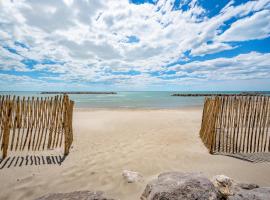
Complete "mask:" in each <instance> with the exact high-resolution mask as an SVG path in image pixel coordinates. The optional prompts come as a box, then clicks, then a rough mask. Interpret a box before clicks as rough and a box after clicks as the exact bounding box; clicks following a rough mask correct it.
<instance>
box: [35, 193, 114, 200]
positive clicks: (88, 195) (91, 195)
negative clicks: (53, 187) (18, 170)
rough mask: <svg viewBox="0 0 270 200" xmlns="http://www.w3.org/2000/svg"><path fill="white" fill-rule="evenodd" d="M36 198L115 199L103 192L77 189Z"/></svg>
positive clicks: (40, 199) (63, 199)
mask: <svg viewBox="0 0 270 200" xmlns="http://www.w3.org/2000/svg"><path fill="white" fill-rule="evenodd" d="M36 200H113V199H111V198H107V197H104V196H103V193H102V192H91V191H76V192H70V193H55V194H48V195H45V196H43V197H40V198H37V199H36Z"/></svg>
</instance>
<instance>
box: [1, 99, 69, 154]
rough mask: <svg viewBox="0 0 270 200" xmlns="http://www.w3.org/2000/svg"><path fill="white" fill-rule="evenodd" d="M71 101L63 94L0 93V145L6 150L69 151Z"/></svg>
mask: <svg viewBox="0 0 270 200" xmlns="http://www.w3.org/2000/svg"><path fill="white" fill-rule="evenodd" d="M73 105H74V102H73V101H71V100H69V97H68V96H67V95H63V96H55V97H45V98H42V97H41V98H38V97H37V98H34V97H32V98H30V97H28V98H25V97H21V98H20V97H16V96H13V97H11V96H8V95H5V96H0V145H1V151H2V152H3V156H2V157H3V158H5V157H6V156H7V152H8V150H9V151H18V150H19V151H24V150H28V151H38V150H44V149H55V148H60V147H62V146H63V145H64V154H65V155H67V154H68V153H69V149H70V146H71V144H72V141H73V133H72V113H73Z"/></svg>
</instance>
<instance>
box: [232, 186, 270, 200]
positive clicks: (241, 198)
mask: <svg viewBox="0 0 270 200" xmlns="http://www.w3.org/2000/svg"><path fill="white" fill-rule="evenodd" d="M227 199H228V200H270V188H266V187H265V188H264V187H261V188H255V189H240V190H238V191H237V192H236V193H235V194H234V195H233V196H229V197H228V198H227Z"/></svg>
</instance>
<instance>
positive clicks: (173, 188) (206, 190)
mask: <svg viewBox="0 0 270 200" xmlns="http://www.w3.org/2000/svg"><path fill="white" fill-rule="evenodd" d="M218 195H219V192H218V190H217V189H216V188H215V186H214V185H213V183H212V182H211V181H210V180H209V179H208V178H206V177H205V176H203V175H202V174H201V173H182V172H167V173H163V174H160V175H159V176H158V178H157V179H156V180H153V181H152V182H150V183H148V184H147V186H146V188H145V190H144V192H143V194H142V196H141V199H142V200H161V199H164V200H180V199H181V200H191V199H200V200H216V199H219V196H218Z"/></svg>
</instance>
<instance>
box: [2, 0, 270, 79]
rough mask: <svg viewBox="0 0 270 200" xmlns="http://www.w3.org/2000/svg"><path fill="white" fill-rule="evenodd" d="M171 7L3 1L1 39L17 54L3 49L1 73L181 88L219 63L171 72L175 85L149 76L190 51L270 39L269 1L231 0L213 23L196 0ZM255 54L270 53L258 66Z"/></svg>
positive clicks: (96, 0) (165, 3)
mask: <svg viewBox="0 0 270 200" xmlns="http://www.w3.org/2000/svg"><path fill="white" fill-rule="evenodd" d="M172 2H173V1H170V0H160V1H158V2H157V3H156V5H153V4H140V5H135V4H131V3H129V1H128V0H121V1H120V0H110V1H105V0H103V1H102V0H89V1H86V0H76V1H73V0H64V1H60V0H59V1H54V0H49V1H35V0H29V1H2V2H1V4H0V25H1V30H0V41H1V44H3V45H8V46H10V47H12V48H13V49H15V50H16V51H17V52H18V54H19V55H17V54H12V53H10V52H8V51H7V50H6V49H3V48H1V49H0V52H1V55H0V70H1V71H2V70H4V71H8V70H15V71H29V70H31V71H38V72H44V73H45V74H46V73H48V74H47V76H46V75H44V76H42V77H40V79H42V78H43V79H44V80H45V79H46V80H49V79H50V74H54V75H53V76H52V77H51V78H52V79H53V80H57V79H58V80H62V81H80V80H81V81H82V82H84V81H85V82H97V83H98V82H102V81H111V82H112V84H114V83H115V84H127V83H128V82H130V83H132V84H135V82H137V84H141V83H145V84H158V83H163V82H166V83H170V84H178V83H179V80H193V79H198V77H200V79H203V78H206V79H209V78H211V79H214V75H211V72H209V70H212V69H216V68H215V67H211V66H212V65H213V66H216V67H217V66H218V65H221V64H219V63H216V62H215V60H209V61H203V62H191V63H189V64H186V65H183V66H179V67H180V68H181V67H183V69H184V68H185V67H187V68H188V67H191V68H196V70H197V72H193V74H189V73H187V72H181V71H179V69H178V68H176V69H178V72H177V75H178V76H180V75H182V76H183V75H186V76H187V77H186V78H184V77H182V78H181V79H177V78H176V79H175V80H169V79H168V80H164V79H162V77H163V78H165V77H166V75H162V77H153V76H150V75H149V73H151V72H154V71H161V72H162V71H166V67H165V66H167V65H168V64H170V63H173V62H176V61H178V60H179V59H180V60H183V61H184V60H187V57H186V56H185V52H187V51H190V55H192V56H202V55H205V54H213V53H217V52H220V51H224V50H230V49H232V48H235V46H232V45H230V44H228V43H226V41H243V40H251V39H260V38H264V37H267V36H268V35H269V23H267V22H268V21H269V16H270V15H269V8H270V6H269V4H270V3H269V2H270V1H269V0H259V1H249V2H247V3H245V4H241V5H239V6H234V5H233V3H228V4H227V6H226V7H225V8H224V9H223V10H222V11H221V12H220V13H219V14H218V15H216V16H214V17H212V18H208V17H207V15H206V14H207V11H206V10H205V9H203V8H202V7H201V6H199V4H198V3H196V1H191V2H190V4H189V7H190V9H189V10H187V11H182V10H172V8H173V3H172ZM254 12H255V14H253V13H254ZM239 17H241V18H242V19H240V20H238V21H236V22H235V23H233V24H232V26H231V27H230V28H229V29H228V30H227V31H225V32H224V33H221V32H220V28H221V27H222V26H223V25H224V23H225V22H226V21H228V20H229V19H231V18H239ZM129 36H136V37H137V38H139V41H138V42H137V43H127V37H129ZM15 41H20V42H21V43H23V44H26V45H27V46H28V47H29V49H28V48H23V47H20V46H16V45H14V42H15ZM209 41H211V42H209ZM251 55H252V56H254V55H255V53H253V54H251ZM259 55H260V56H262V58H264V59H265V57H267V58H268V59H269V54H265V55H264V54H258V55H257V54H256V55H255V58H256V59H255V58H254V59H255V60H256V62H255V63H257V62H258V61H259V60H257V57H258V56H259ZM240 58H241V56H240ZM240 58H239V57H237V56H236V57H235V60H234V61H231V62H230V59H224V60H222V59H221V60H218V61H219V62H220V61H222V62H221V63H223V64H224V65H225V64H226V63H228V66H229V65H231V66H232V68H234V67H233V66H239V64H238V63H241V64H243V62H244V61H243V60H241V59H240ZM23 59H33V60H38V61H41V60H55V61H61V63H62V64H41V63H39V64H38V65H36V66H34V68H33V69H28V68H27V67H26V66H25V65H24V64H22V63H21V61H22V60H23ZM223 61H224V62H223ZM245 62H247V63H249V64H246V63H245ZM245 62H244V63H245V66H247V67H251V63H254V62H253V60H246V61H245ZM267 64H269V63H267ZM206 66H207V67H206ZM234 69H237V68H236V67H235V68H234ZM258 69H259V70H260V68H259V67H258ZM130 70H136V71H139V72H140V74H138V75H115V74H113V73H111V72H128V71H130ZM207 70H208V71H207ZM224 70H225V67H224ZM109 71H110V72H109ZM232 71H234V72H236V71H235V70H233V69H232ZM245 72H246V71H245ZM214 73H215V72H213V74H214ZM239 73H240V71H239ZM256 75H257V76H258V78H260V77H262V76H264V77H266V76H267V72H260V73H255V72H254V75H253V77H256ZM249 76H251V75H249V74H247V73H246V74H244V75H242V76H241V77H240V75H237V76H236V75H233V76H232V77H234V78H236V77H240V78H244V77H249ZM134 77H136V79H135V78H134ZM171 77H173V76H171ZM218 77H220V78H222V77H221V76H218ZM227 77H228V78H230V76H227Z"/></svg>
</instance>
